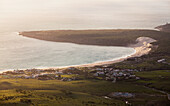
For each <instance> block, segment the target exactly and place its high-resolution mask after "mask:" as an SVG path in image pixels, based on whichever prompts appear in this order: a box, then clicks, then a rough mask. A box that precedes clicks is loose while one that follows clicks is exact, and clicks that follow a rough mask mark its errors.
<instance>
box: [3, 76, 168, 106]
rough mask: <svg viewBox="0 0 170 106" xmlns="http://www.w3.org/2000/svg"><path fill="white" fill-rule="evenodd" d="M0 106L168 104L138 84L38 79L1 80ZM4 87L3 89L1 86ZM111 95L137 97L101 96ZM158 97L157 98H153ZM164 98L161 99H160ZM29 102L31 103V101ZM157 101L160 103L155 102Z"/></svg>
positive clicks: (133, 82) (155, 93)
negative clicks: (124, 93)
mask: <svg viewBox="0 0 170 106" xmlns="http://www.w3.org/2000/svg"><path fill="white" fill-rule="evenodd" d="M0 85H1V88H0V89H1V90H0V105H9V104H11V105H12V104H17V105H19V104H20V105H26V104H27V105H29V104H32V105H33V104H34V105H37V104H48V105H54V104H55V105H69V104H72V105H86V104H88V105H99V106H100V105H116V104H117V105H118V104H119V105H125V101H126V100H128V101H130V102H131V103H132V104H134V105H135V104H146V103H147V104H150V103H152V104H154V103H158V104H159V103H162V102H163V103H164V104H167V103H168V100H167V97H166V95H163V94H162V93H160V92H157V91H154V90H152V89H149V88H145V87H144V86H143V85H142V84H138V82H136V81H129V82H128V81H126V82H125V81H119V82H117V83H114V84H113V83H111V82H108V81H103V80H94V79H93V80H79V81H71V82H63V81H57V80H47V81H41V80H36V79H1V80H0ZM2 85H3V86H2ZM111 92H131V93H137V94H139V95H137V96H136V97H135V98H130V99H126V98H118V99H116V98H113V99H105V98H103V97H102V96H104V95H108V94H109V93H111ZM153 95H155V96H153ZM161 95H162V96H161ZM28 100H30V101H28ZM155 101H157V102H155Z"/></svg>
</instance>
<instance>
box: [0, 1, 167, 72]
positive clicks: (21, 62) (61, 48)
mask: <svg viewBox="0 0 170 106" xmlns="http://www.w3.org/2000/svg"><path fill="white" fill-rule="evenodd" d="M169 11H170V0H0V70H6V69H20V68H36V67H55V66H68V65H77V64H85V63H93V62H96V61H104V60H110V59H115V58H120V57H122V56H126V55H129V54H132V53H133V52H134V50H133V49H131V48H118V47H98V46H85V45H75V44H67V43H56V42H47V41H40V40H36V39H31V38H25V37H22V36H18V35H17V34H16V33H14V32H18V31H29V30H51V29H102V28H111V29H117V28H149V29H152V28H153V27H155V26H157V25H160V24H163V23H166V22H170V14H169Z"/></svg>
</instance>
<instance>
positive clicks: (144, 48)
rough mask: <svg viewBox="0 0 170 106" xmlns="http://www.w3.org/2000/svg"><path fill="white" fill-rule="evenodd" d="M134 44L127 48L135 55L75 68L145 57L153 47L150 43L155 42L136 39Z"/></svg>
mask: <svg viewBox="0 0 170 106" xmlns="http://www.w3.org/2000/svg"><path fill="white" fill-rule="evenodd" d="M136 42H137V43H136V44H130V45H128V46H127V47H131V48H134V49H135V53H134V54H132V55H130V56H126V57H123V58H120V59H116V60H113V61H105V62H96V63H91V64H85V65H77V66H76V67H94V66H97V65H108V64H114V63H118V62H122V61H124V60H127V59H128V58H132V57H140V56H142V55H147V54H148V53H149V52H150V51H151V47H152V46H153V45H152V44H151V43H152V42H156V40H155V39H152V38H150V37H139V38H137V39H136Z"/></svg>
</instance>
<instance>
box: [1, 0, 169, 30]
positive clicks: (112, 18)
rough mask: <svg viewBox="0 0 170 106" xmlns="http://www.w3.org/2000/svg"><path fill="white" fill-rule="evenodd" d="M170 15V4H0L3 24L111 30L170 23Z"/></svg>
mask: <svg viewBox="0 0 170 106" xmlns="http://www.w3.org/2000/svg"><path fill="white" fill-rule="evenodd" d="M169 12H170V0H0V23H5V22H7V23H9V22H11V23H15V22H21V23H24V22H26V21H35V22H37V23H38V22H42V21H44V22H48V21H50V22H56V23H60V24H81V23H85V24H86V23H92V22H94V24H95V25H97V24H98V23H100V25H101V24H102V25H103V26H107V25H108V27H111V24H114V23H115V22H120V23H121V22H124V23H125V22H127V20H129V21H128V22H136V23H138V22H141V21H145V22H150V21H152V22H158V21H161V22H159V23H164V22H166V21H170V14H169ZM146 26H147V25H146ZM96 27H97V26H96ZM100 27H101V26H100ZM134 27H135V26H134Z"/></svg>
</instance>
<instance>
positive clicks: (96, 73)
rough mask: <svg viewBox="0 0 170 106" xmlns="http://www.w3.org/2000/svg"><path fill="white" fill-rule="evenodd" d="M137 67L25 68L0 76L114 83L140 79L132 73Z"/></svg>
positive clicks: (0, 75) (0, 76)
mask: <svg viewBox="0 0 170 106" xmlns="http://www.w3.org/2000/svg"><path fill="white" fill-rule="evenodd" d="M138 71H141V70H137V69H114V68H108V67H105V66H103V67H100V68H99V67H87V68H85V69H82V68H79V67H78V68H75V67H69V68H61V69H26V70H14V71H6V72H3V73H1V74H0V78H7V79H9V78H22V79H38V80H61V81H74V80H81V79H82V77H86V78H94V79H102V80H107V81H112V82H113V83H115V82H116V81H118V80H128V79H136V80H138V79H140V77H137V76H135V75H134V72H138Z"/></svg>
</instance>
